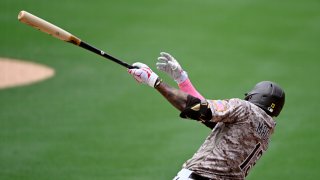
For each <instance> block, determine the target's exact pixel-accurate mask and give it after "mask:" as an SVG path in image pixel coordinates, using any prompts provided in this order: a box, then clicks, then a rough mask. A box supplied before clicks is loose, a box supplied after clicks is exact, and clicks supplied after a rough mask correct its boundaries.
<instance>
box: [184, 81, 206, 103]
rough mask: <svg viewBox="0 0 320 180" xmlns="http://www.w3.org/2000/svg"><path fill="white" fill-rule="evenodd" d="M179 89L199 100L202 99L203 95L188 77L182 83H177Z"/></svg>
mask: <svg viewBox="0 0 320 180" xmlns="http://www.w3.org/2000/svg"><path fill="white" fill-rule="evenodd" d="M178 86H179V88H180V90H181V91H183V92H185V93H188V94H190V95H191V96H194V97H196V98H199V99H200V100H204V97H203V96H202V95H201V94H200V93H199V92H198V91H197V90H196V89H195V88H194V87H193V85H192V83H191V81H190V79H189V78H188V79H186V80H185V81H183V82H182V83H180V84H178Z"/></svg>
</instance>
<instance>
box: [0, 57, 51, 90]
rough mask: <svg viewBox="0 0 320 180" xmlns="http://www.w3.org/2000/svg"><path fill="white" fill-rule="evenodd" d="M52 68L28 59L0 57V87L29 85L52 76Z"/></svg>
mask: <svg viewBox="0 0 320 180" xmlns="http://www.w3.org/2000/svg"><path fill="white" fill-rule="evenodd" d="M54 74H55V71H54V69H52V68H50V67H48V66H45V65H41V64H37V63H33V62H30V61H23V60H16V59H9V58H0V89H5V88H9V87H16V86H23V85H29V84H32V83H36V82H39V81H43V80H45V79H48V78H50V77H52V76H54Z"/></svg>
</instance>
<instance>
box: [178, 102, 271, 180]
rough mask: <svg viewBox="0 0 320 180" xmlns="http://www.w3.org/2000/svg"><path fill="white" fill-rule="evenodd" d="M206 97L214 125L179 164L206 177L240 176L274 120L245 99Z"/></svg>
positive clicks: (262, 144)
mask: <svg viewBox="0 0 320 180" xmlns="http://www.w3.org/2000/svg"><path fill="white" fill-rule="evenodd" d="M207 101H208V102H209V105H210V109H211V111H212V115H213V117H212V121H214V122H217V125H216V126H215V128H214V129H213V130H212V132H211V133H210V135H209V136H208V137H207V139H206V140H205V142H204V143H203V144H202V146H201V147H200V149H199V150H198V151H197V152H196V153H195V154H194V156H193V157H192V158H191V159H189V160H188V161H187V162H186V163H185V164H184V165H183V167H184V168H186V169H189V170H192V171H194V172H195V173H197V174H199V175H201V176H204V177H208V178H210V179H224V180H225V179H244V178H245V177H246V176H247V174H248V172H249V170H250V169H251V168H252V167H253V166H254V165H255V163H256V161H257V160H258V159H259V158H260V157H261V155H262V154H263V153H264V152H265V151H266V150H267V148H268V143H269V139H270V135H271V134H272V133H273V130H274V128H275V125H276V123H275V121H274V120H273V119H272V117H271V116H269V115H268V114H266V113H265V111H263V110H262V109H261V108H259V107H258V106H256V105H254V104H252V103H250V102H248V101H245V100H241V99H230V100H207Z"/></svg>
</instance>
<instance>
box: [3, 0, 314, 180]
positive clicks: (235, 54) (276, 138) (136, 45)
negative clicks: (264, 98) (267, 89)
mask: <svg viewBox="0 0 320 180" xmlns="http://www.w3.org/2000/svg"><path fill="white" fill-rule="evenodd" d="M0 10H1V11H0V14H1V16H0V22H1V28H0V42H1V43H0V57H7V58H16V59H24V60H26V61H30V62H36V63H40V64H44V65H47V66H50V67H52V68H54V69H55V71H56V75H55V76H54V77H53V78H51V79H49V80H47V81H44V82H41V83H37V84H33V85H30V86H22V87H17V88H9V89H3V90H0V179H8V180H11V179H68V180H71V179H77V180H78V179H112V180H149V179H154V180H164V179H172V177H174V176H175V174H176V173H177V172H178V171H179V170H180V168H181V165H182V164H183V163H184V162H185V161H186V160H187V159H189V158H190V157H191V156H192V155H193V153H195V152H196V150H197V149H198V148H199V146H200V145H201V144H202V142H203V141H204V139H205V138H206V137H207V135H208V134H209V133H210V131H209V129H208V128H206V127H204V126H201V125H200V124H198V123H196V122H193V121H186V120H182V119H180V118H179V117H178V111H176V110H175V109H174V108H173V107H171V105H170V104H169V103H168V102H166V101H165V100H164V99H163V98H162V97H161V96H160V95H159V94H158V93H157V92H156V91H155V90H153V89H151V88H149V87H147V86H143V85H138V84H137V83H136V82H135V81H134V80H133V79H132V77H130V76H129V75H128V74H127V72H126V69H125V68H123V67H121V66H119V65H117V64H115V63H113V62H110V61H108V60H105V59H103V58H101V57H99V56H97V55H95V54H93V53H91V52H88V51H85V50H82V49H80V48H78V47H76V46H73V45H71V44H68V43H64V42H62V41H60V40H57V39H54V38H52V37H50V36H48V35H46V34H44V33H41V32H37V31H36V30H35V29H33V28H31V27H28V26H26V25H24V24H21V23H20V22H19V21H18V20H17V15H18V13H19V11H20V10H26V11H29V12H31V13H33V14H35V15H37V16H40V17H42V18H43V19H46V20H48V21H50V22H52V23H54V24H56V25H58V26H60V27H62V28H64V29H66V30H67V31H69V32H71V33H73V34H75V35H76V36H78V37H80V38H81V39H83V40H84V41H87V42H89V43H90V44H92V45H94V46H96V47H99V48H101V49H103V50H105V51H106V52H108V53H110V54H112V55H114V56H116V57H118V58H120V59H123V60H125V61H127V62H129V63H133V62H136V61H141V62H143V63H146V64H148V65H149V66H150V67H151V68H153V69H154V70H155V71H156V72H157V73H158V75H160V76H161V77H163V79H164V80H165V81H167V82H168V83H169V84H171V85H174V86H175V83H174V82H172V80H170V79H169V78H168V77H167V76H166V75H165V74H164V73H162V72H159V71H157V70H156V69H155V62H156V58H157V57H158V55H159V53H160V52H161V51H166V52H169V53H171V54H172V55H173V56H174V57H175V58H176V59H177V60H178V61H179V62H180V63H181V65H182V66H183V67H184V69H185V70H186V71H187V72H188V73H189V77H190V79H191V80H192V81H193V84H194V85H195V86H196V87H197V89H198V90H199V91H200V92H201V93H202V94H203V95H204V96H205V97H206V98H208V99H224V98H233V97H239V98H242V97H243V94H244V93H245V92H247V91H248V90H250V89H251V88H252V87H253V86H254V85H255V84H256V83H257V82H259V81H262V80H271V81H275V82H277V83H278V84H280V85H281V86H282V87H283V88H284V89H285V91H286V104H285V107H284V110H283V112H282V114H281V115H280V116H279V117H278V118H277V127H276V131H275V133H274V135H273V137H272V140H271V143H270V147H269V150H268V151H267V152H266V153H265V155H264V156H263V157H262V158H261V159H260V160H259V161H258V163H257V165H256V166H255V168H253V169H252V170H251V173H250V175H249V177H248V178H247V179H249V180H253V179H259V180H268V179H304V180H313V179H319V178H320V175H319V173H318V170H319V168H320V167H319V166H320V165H319V162H320V153H319V144H320V143H319V141H320V133H319V130H318V126H319V125H320V122H319V118H320V115H319V113H318V110H317V109H316V107H318V105H316V104H317V103H318V102H319V100H320V99H319V97H320V96H319V91H320V84H319V79H318V78H319V72H318V69H319V65H320V61H319V59H320V49H319V48H320V1H318V0H305V1H298V0H282V1H277V0H229V1H226V0H202V1H192V0H161V1H155V0H135V1H130V0H118V1H110V0H93V1H77V0H64V1H60V0H57V1H44V0H28V1H23V0H1V1H0Z"/></svg>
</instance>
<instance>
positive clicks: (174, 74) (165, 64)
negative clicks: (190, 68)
mask: <svg viewBox="0 0 320 180" xmlns="http://www.w3.org/2000/svg"><path fill="white" fill-rule="evenodd" d="M156 66H157V69H159V70H160V71H164V72H165V73H167V74H168V75H170V76H171V78H172V79H174V80H175V81H176V82H177V83H178V84H180V83H182V82H184V81H185V80H186V79H188V74H187V73H186V72H185V71H184V70H183V69H182V67H181V66H180V64H179V63H178V61H177V60H176V59H175V58H174V57H173V56H171V55H170V54H169V53H166V52H161V53H160V57H158V62H157V63H156Z"/></svg>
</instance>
